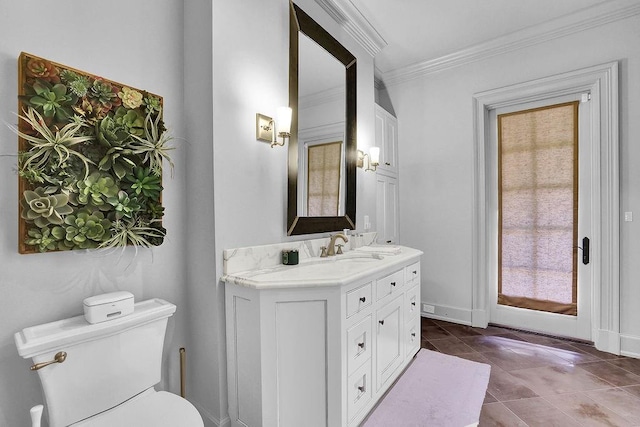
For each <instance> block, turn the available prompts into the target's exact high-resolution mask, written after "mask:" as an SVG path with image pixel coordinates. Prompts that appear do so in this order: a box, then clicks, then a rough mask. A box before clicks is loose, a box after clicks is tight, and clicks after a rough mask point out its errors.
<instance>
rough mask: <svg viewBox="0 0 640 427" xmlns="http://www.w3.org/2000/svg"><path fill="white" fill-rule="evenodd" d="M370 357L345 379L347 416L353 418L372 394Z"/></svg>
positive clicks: (365, 404)
mask: <svg viewBox="0 0 640 427" xmlns="http://www.w3.org/2000/svg"><path fill="white" fill-rule="evenodd" d="M372 391H373V390H372V383H371V359H369V360H368V361H367V362H366V363H365V364H364V365H362V366H361V367H360V368H359V369H358V370H357V371H356V372H354V373H353V374H352V375H350V376H349V379H348V381H347V418H348V419H349V421H351V420H353V419H354V418H355V417H356V416H357V415H358V414H359V413H360V412H361V411H362V410H363V408H364V407H365V406H367V403H369V402H370V401H371V396H372Z"/></svg>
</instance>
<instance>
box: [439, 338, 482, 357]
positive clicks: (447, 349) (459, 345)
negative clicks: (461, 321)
mask: <svg viewBox="0 0 640 427" xmlns="http://www.w3.org/2000/svg"><path fill="white" fill-rule="evenodd" d="M428 341H429V342H430V343H431V344H433V345H434V346H435V347H436V348H437V349H438V350H439V351H440V352H442V353H446V354H451V355H457V354H463V353H472V352H473V351H474V350H473V349H472V348H471V347H469V346H468V345H466V344H465V343H463V342H462V341H460V340H459V339H458V338H455V337H451V338H443V339H439V340H428Z"/></svg>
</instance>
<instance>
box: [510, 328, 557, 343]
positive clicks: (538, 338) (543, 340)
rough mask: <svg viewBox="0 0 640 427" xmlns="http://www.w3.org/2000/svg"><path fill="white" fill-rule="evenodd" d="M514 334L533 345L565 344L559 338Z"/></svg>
mask: <svg viewBox="0 0 640 427" xmlns="http://www.w3.org/2000/svg"><path fill="white" fill-rule="evenodd" d="M514 333H515V335H518V336H519V337H520V338H522V339H523V340H525V341H527V342H530V343H533V344H540V345H545V346H554V345H556V344H564V343H565V342H566V341H564V340H563V339H561V338H555V337H548V336H546V335H538V334H532V333H528V332H520V331H518V332H514Z"/></svg>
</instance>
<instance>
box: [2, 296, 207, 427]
mask: <svg viewBox="0 0 640 427" xmlns="http://www.w3.org/2000/svg"><path fill="white" fill-rule="evenodd" d="M175 310H176V306H175V305H173V304H171V303H168V302H166V301H164V300H161V299H151V300H147V301H143V302H139V303H137V304H135V308H134V311H133V313H132V314H130V315H127V316H123V317H119V318H116V319H113V320H109V321H106V322H102V323H96V324H89V323H88V322H87V321H86V320H85V318H84V316H76V317H72V318H70V319H64V320H59V321H57V322H52V323H47V324H44V325H39V326H33V327H31V328H26V329H23V330H22V332H18V333H16V334H15V337H14V338H15V341H16V346H17V347H18V353H19V354H20V356H22V357H24V358H32V359H33V362H34V363H43V362H48V361H51V360H55V357H56V354H57V353H59V352H66V358H64V361H63V362H61V363H52V364H50V365H48V366H44V367H43V368H41V369H39V370H38V371H37V372H38V375H39V376H40V382H41V383H42V389H43V391H44V398H45V403H46V408H47V411H48V414H49V427H63V426H74V427H79V426H83V427H89V426H91V427H98V426H105V427H106V426H109V427H114V426H118V427H165V426H166V427H177V426H179V427H202V426H204V423H203V421H202V418H201V417H200V414H199V413H198V411H197V410H196V408H195V407H194V406H193V405H192V404H191V403H189V402H188V401H187V400H186V399H183V398H182V397H180V396H177V395H175V394H172V393H168V392H165V391H156V390H155V389H154V385H156V384H158V383H159V382H160V370H161V364H162V347H163V344H164V335H165V331H166V328H167V320H168V318H169V317H170V316H171V315H173V313H174V312H175ZM58 360H60V356H58Z"/></svg>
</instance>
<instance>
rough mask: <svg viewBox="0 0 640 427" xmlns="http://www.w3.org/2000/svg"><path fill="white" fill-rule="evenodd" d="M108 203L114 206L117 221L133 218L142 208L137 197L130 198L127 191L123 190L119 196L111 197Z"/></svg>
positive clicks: (119, 192)
mask: <svg viewBox="0 0 640 427" xmlns="http://www.w3.org/2000/svg"><path fill="white" fill-rule="evenodd" d="M107 202H108V203H109V204H110V205H111V206H113V209H114V210H115V217H116V219H122V218H123V217H127V218H132V217H133V215H134V214H135V213H136V212H138V211H139V210H140V209H141V207H142V206H141V205H140V203H139V202H138V198H137V197H135V196H134V197H129V195H128V194H127V193H126V191H122V190H120V191H118V194H117V196H114V197H109V198H108V199H107Z"/></svg>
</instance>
